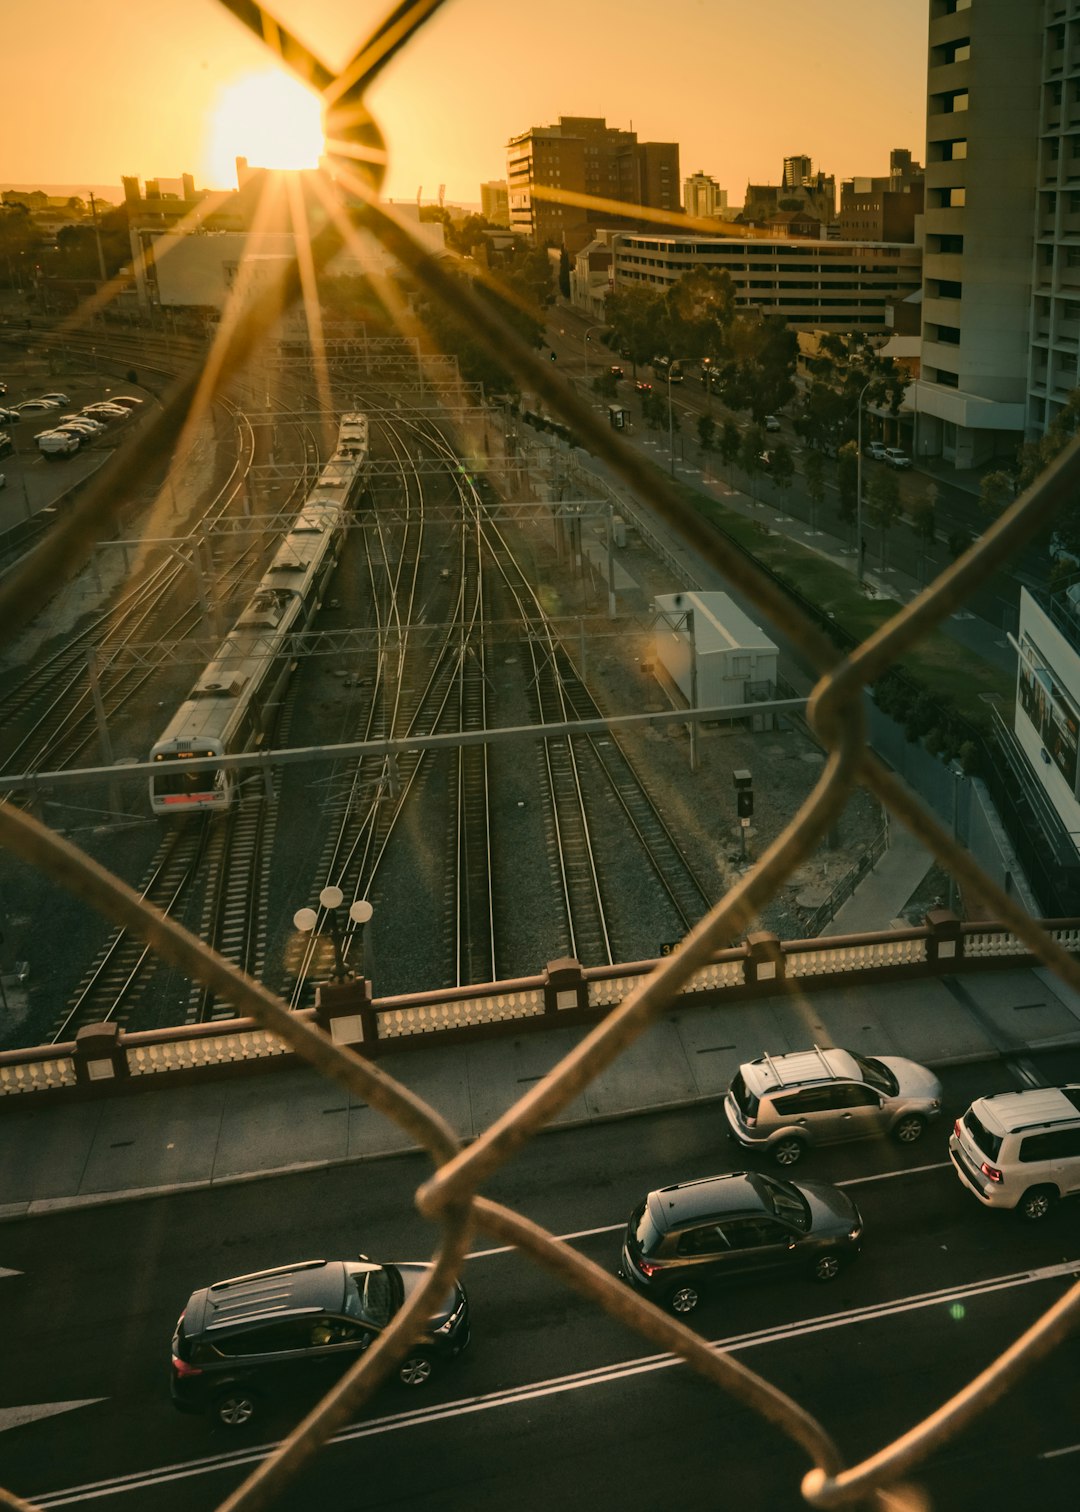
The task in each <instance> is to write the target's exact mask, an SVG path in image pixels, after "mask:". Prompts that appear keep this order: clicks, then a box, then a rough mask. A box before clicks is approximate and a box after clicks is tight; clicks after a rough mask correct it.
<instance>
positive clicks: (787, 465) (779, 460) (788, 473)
mask: <svg viewBox="0 0 1080 1512" xmlns="http://www.w3.org/2000/svg"><path fill="white" fill-rule="evenodd" d="M769 476H770V477H771V478H772V480H773V482H774V483H775V484H776V486H777V488H779V489H781V490H782V491H783V492H784V493H787V491H788V489H789V488H790V487H791V484H792V482H793V480H794V477H795V462H794V459H793V458H792V455H791V451H790V448H788V447H787V446H785V445H784V443H783V442H782V441H781V442H780V443H779V445H778V446H774V447H773V450H772V454H771V457H770V461H769Z"/></svg>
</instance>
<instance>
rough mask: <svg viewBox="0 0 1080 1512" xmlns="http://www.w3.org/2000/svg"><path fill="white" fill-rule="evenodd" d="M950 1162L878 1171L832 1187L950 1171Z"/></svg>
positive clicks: (838, 1182)
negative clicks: (902, 1169) (926, 1172)
mask: <svg viewBox="0 0 1080 1512" xmlns="http://www.w3.org/2000/svg"><path fill="white" fill-rule="evenodd" d="M951 1170H952V1161H951V1160H937V1161H935V1162H934V1164H933V1165H924V1166H908V1168H907V1170H906V1171H879V1172H878V1174H877V1175H876V1176H852V1177H850V1178H849V1179H848V1180H847V1181H834V1182H833V1186H838V1187H846V1186H864V1185H869V1183H870V1182H871V1181H891V1180H892V1179H893V1177H894V1176H918V1175H920V1174H921V1173H922V1172H923V1171H951Z"/></svg>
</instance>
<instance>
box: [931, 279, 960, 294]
mask: <svg viewBox="0 0 1080 1512" xmlns="http://www.w3.org/2000/svg"><path fill="white" fill-rule="evenodd" d="M931 288H932V289H933V292H934V294H935V296H936V297H937V298H938V299H960V298H961V296H962V295H963V292H964V286H963V284H962V283H960V282H959V281H958V280H957V279H955V278H935V279H932V280H931Z"/></svg>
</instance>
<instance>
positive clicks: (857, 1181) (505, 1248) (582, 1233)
mask: <svg viewBox="0 0 1080 1512" xmlns="http://www.w3.org/2000/svg"><path fill="white" fill-rule="evenodd" d="M951 1169H952V1161H951V1160H939V1161H937V1162H936V1163H935V1164H934V1165H924V1166H909V1167H908V1169H907V1170H904V1171H881V1172H880V1173H879V1174H878V1175H876V1176H852V1177H850V1178H849V1179H848V1180H847V1181H835V1182H833V1185H834V1186H838V1187H849V1186H863V1185H866V1184H868V1183H869V1182H871V1181H891V1180H892V1178H893V1177H894V1176H918V1175H920V1174H921V1173H922V1172H923V1171H948V1170H951ZM625 1227H626V1224H625V1223H605V1224H604V1225H603V1226H602V1227H601V1228H588V1229H575V1230H574V1232H573V1233H572V1234H556V1235H555V1237H556V1239H558V1241H559V1243H560V1244H569V1243H570V1242H571V1241H572V1240H574V1239H592V1238H593V1237H594V1236H595V1235H597V1234H617V1233H618V1232H619V1231H620V1229H624V1228H625ZM516 1249H517V1245H515V1244H500V1245H497V1246H495V1247H494V1248H492V1249H482V1250H473V1251H472V1252H471V1253H470V1254H468V1255H466V1256H465V1258H466V1260H490V1259H491V1257H492V1256H493V1255H512V1254H514V1252H515V1250H516Z"/></svg>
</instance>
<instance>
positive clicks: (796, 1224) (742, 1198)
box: [619, 1171, 863, 1313]
mask: <svg viewBox="0 0 1080 1512" xmlns="http://www.w3.org/2000/svg"><path fill="white" fill-rule="evenodd" d="M862 1229H863V1220H862V1214H861V1213H860V1212H859V1209H858V1208H857V1207H856V1206H855V1204H854V1203H853V1202H852V1200H851V1198H850V1197H849V1196H848V1195H847V1194H846V1193H845V1192H841V1191H839V1190H838V1189H837V1188H836V1187H833V1186H829V1185H828V1184H827V1183H825V1182H819V1181H815V1182H809V1181H807V1182H802V1183H800V1184H799V1185H798V1186H796V1184H795V1183H794V1182H793V1181H780V1180H778V1179H777V1178H776V1177H774V1176H764V1175H760V1174H758V1173H757V1172H754V1171H750V1172H747V1171H736V1172H735V1173H733V1174H732V1175H730V1176H708V1177H706V1178H705V1179H704V1180H702V1181H684V1182H681V1183H680V1184H679V1185H678V1186H670V1187H661V1188H660V1189H659V1191H656V1192H650V1193H649V1195H648V1196H647V1197H646V1198H645V1201H644V1202H642V1203H640V1204H639V1205H638V1207H636V1208H635V1209H634V1212H633V1214H632V1215H631V1218H630V1222H629V1224H628V1225H627V1229H626V1238H625V1240H624V1242H623V1250H622V1260H621V1262H620V1264H619V1275H620V1276H621V1277H622V1279H623V1280H624V1281H627V1282H629V1284H630V1285H631V1286H633V1287H634V1288H635V1290H637V1291H640V1292H642V1293H644V1295H645V1296H647V1297H651V1298H653V1299H654V1300H655V1301H657V1302H660V1303H662V1304H663V1305H665V1306H667V1307H670V1308H671V1309H672V1310H673V1311H674V1312H677V1313H689V1312H693V1310H694V1308H695V1307H696V1306H697V1305H698V1303H699V1302H700V1301H701V1298H702V1296H703V1295H704V1294H705V1293H706V1292H707V1291H709V1290H710V1289H711V1288H713V1287H718V1286H721V1285H722V1284H724V1283H725V1282H727V1281H732V1280H736V1279H740V1278H745V1277H754V1276H763V1275H766V1274H768V1273H770V1272H776V1273H777V1274H785V1273H786V1274H788V1275H791V1274H795V1275H800V1274H802V1275H806V1276H810V1277H812V1278H813V1279H814V1280H817V1281H832V1280H833V1279H834V1278H835V1277H836V1276H837V1275H838V1274H839V1272H840V1269H841V1267H842V1266H843V1265H844V1263H845V1262H846V1261H848V1260H851V1259H853V1258H854V1257H855V1256H856V1255H857V1254H858V1253H859V1250H860V1248H861V1246H862Z"/></svg>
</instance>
